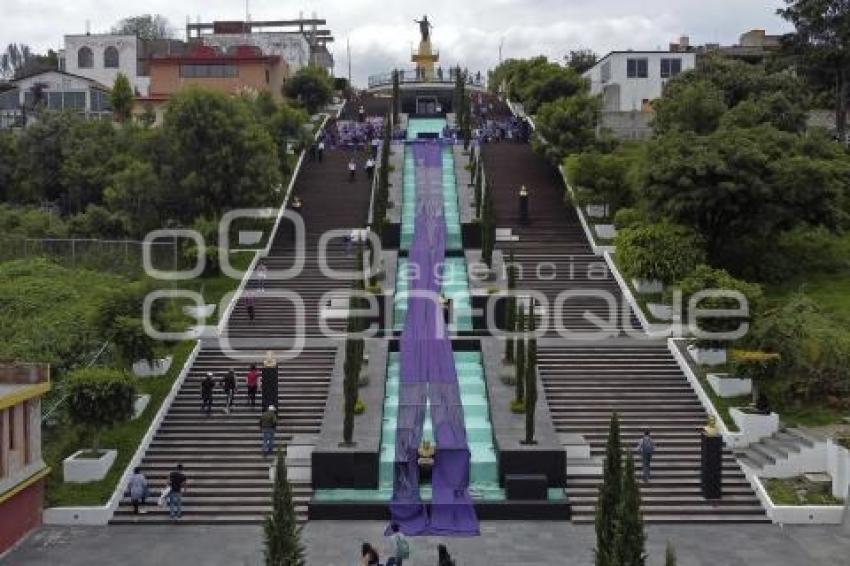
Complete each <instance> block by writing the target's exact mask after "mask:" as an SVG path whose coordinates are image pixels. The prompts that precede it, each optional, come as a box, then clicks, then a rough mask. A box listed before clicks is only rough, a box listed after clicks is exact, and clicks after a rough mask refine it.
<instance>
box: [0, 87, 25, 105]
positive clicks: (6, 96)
mask: <svg viewBox="0 0 850 566" xmlns="http://www.w3.org/2000/svg"><path fill="white" fill-rule="evenodd" d="M20 99H21V91H20V90H18V89H16V88H15V89H12V90H9V91H6V92H3V93H0V110H17V109H18V107H20V105H21V102H20Z"/></svg>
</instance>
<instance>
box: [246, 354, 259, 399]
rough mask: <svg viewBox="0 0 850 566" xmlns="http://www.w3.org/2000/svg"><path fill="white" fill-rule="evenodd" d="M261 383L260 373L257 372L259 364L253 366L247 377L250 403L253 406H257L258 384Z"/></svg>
mask: <svg viewBox="0 0 850 566" xmlns="http://www.w3.org/2000/svg"><path fill="white" fill-rule="evenodd" d="M259 381H260V372H259V371H257V364H251V367H250V368H249V369H248V375H246V376H245V387H246V389H247V390H248V402H249V403H251V406H252V407H254V406H256V402H257V384H258V383H259Z"/></svg>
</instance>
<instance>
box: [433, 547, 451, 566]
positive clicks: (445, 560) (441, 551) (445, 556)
mask: <svg viewBox="0 0 850 566" xmlns="http://www.w3.org/2000/svg"><path fill="white" fill-rule="evenodd" d="M437 566H455V561H454V560H452V555H451V554H449V549H447V548H446V545H444V544H441V545H439V546H438V547H437Z"/></svg>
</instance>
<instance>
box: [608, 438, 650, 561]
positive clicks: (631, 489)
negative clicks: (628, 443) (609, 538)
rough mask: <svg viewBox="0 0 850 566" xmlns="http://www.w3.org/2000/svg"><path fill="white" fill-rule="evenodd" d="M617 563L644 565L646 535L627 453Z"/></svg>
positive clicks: (633, 467) (632, 465) (629, 455)
mask: <svg viewBox="0 0 850 566" xmlns="http://www.w3.org/2000/svg"><path fill="white" fill-rule="evenodd" d="M616 532H617V540H616V543H615V544H616V551H617V562H616V564H621V565H622V566H644V564H646V534H645V533H644V531H643V518H642V517H641V512H640V489H639V488H638V485H637V480H636V479H635V462H634V458H632V453H631V452H630V451H627V455H626V467H625V469H624V470H623V491H622V502H621V504H620V521H619V526H618V528H617V531H616Z"/></svg>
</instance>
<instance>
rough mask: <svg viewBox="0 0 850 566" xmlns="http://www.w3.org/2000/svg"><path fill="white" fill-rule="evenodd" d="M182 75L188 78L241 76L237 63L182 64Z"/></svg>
mask: <svg viewBox="0 0 850 566" xmlns="http://www.w3.org/2000/svg"><path fill="white" fill-rule="evenodd" d="M180 76H181V77H183V78H187V79H206V78H211V79H224V78H232V77H238V76H239V68H238V67H237V66H236V65H215V64H214V65H180Z"/></svg>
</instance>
